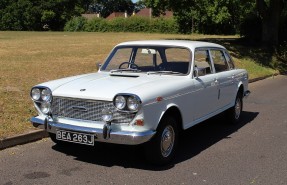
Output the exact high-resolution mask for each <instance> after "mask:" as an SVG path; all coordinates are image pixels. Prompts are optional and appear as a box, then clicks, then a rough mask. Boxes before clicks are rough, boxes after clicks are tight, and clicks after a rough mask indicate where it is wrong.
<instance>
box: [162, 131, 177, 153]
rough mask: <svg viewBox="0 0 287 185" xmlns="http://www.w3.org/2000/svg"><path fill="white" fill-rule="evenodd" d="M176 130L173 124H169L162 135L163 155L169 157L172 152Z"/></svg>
mask: <svg viewBox="0 0 287 185" xmlns="http://www.w3.org/2000/svg"><path fill="white" fill-rule="evenodd" d="M174 135H175V134H174V130H173V127H172V126H167V127H165V129H164V130H163V132H162V135H161V154H162V156H163V157H168V156H169V155H170V153H171V152H172V149H173V145H174Z"/></svg>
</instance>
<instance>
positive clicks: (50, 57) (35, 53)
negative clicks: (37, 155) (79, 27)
mask: <svg viewBox="0 0 287 185" xmlns="http://www.w3.org/2000/svg"><path fill="white" fill-rule="evenodd" d="M206 38H207V39H218V38H220V39H226V38H229V39H230V38H231V39H234V38H237V37H235V36H228V37H224V36H216V35H209V36H206V35H196V34H195V35H168V34H147V33H66V32H56V33H55V32H0V66H1V67H0V139H1V138H5V137H8V136H12V135H15V134H19V133H24V132H26V131H27V130H30V129H33V128H32V126H31V124H30V122H29V119H30V117H32V116H33V115H36V111H35V110H34V107H33V105H32V101H31V99H30V96H29V93H30V89H31V87H32V86H33V85H36V84H38V83H41V82H45V81H48V80H53V79H57V78H62V77H67V76H72V75H77V74H83V73H90V72H94V71H95V70H96V63H97V62H102V61H104V59H105V57H106V56H107V54H108V53H109V52H110V50H111V49H112V48H113V47H114V46H115V45H116V44H118V43H119V42H123V41H131V40H147V39H191V40H198V39H206ZM236 62H237V63H239V64H240V66H243V67H245V66H244V64H245V63H248V62H250V61H249V60H248V62H245V61H244V60H239V59H238V60H237V61H236ZM241 62H242V63H243V64H241ZM251 63H252V61H251ZM253 64H254V63H253ZM254 66H255V67H257V66H258V65H257V64H254ZM259 67H260V66H259ZM247 68H248V66H247ZM260 70H261V68H260V69H259V71H260ZM268 70H270V69H268ZM268 72H269V71H268ZM271 72H274V71H272V70H271ZM256 75H258V74H256ZM260 75H262V74H261V73H260ZM252 77H253V76H252Z"/></svg>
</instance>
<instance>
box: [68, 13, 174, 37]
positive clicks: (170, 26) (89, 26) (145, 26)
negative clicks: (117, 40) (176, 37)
mask: <svg viewBox="0 0 287 185" xmlns="http://www.w3.org/2000/svg"><path fill="white" fill-rule="evenodd" d="M64 30H65V31H89V32H148V33H178V24H177V22H176V21H175V20H174V19H164V18H154V19H149V18H144V17H136V16H135V17H130V18H123V17H118V18H114V19H112V20H106V19H103V18H94V19H91V20H87V19H85V18H82V17H75V18H73V19H71V20H70V21H68V22H67V24H66V26H65V29H64Z"/></svg>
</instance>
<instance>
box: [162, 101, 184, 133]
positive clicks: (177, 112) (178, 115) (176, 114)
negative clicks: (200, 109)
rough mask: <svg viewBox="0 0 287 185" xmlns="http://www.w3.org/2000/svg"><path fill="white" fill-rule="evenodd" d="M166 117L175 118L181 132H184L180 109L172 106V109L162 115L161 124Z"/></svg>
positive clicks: (169, 108)
mask: <svg viewBox="0 0 287 185" xmlns="http://www.w3.org/2000/svg"><path fill="white" fill-rule="evenodd" d="M165 116H173V117H175V119H176V120H177V126H178V129H179V131H181V130H183V121H182V114H181V111H180V109H179V108H178V107H177V106H176V105H171V106H170V107H168V109H167V110H166V111H165V112H164V113H163V114H162V116H161V118H160V121H159V124H160V122H161V120H162V119H163V118H164V117H165ZM159 124H158V126H159ZM158 126H157V127H158Z"/></svg>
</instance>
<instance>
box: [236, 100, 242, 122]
mask: <svg viewBox="0 0 287 185" xmlns="http://www.w3.org/2000/svg"><path fill="white" fill-rule="evenodd" d="M240 114H241V101H240V99H239V98H237V100H236V104H235V119H238V118H239V117H240Z"/></svg>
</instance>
